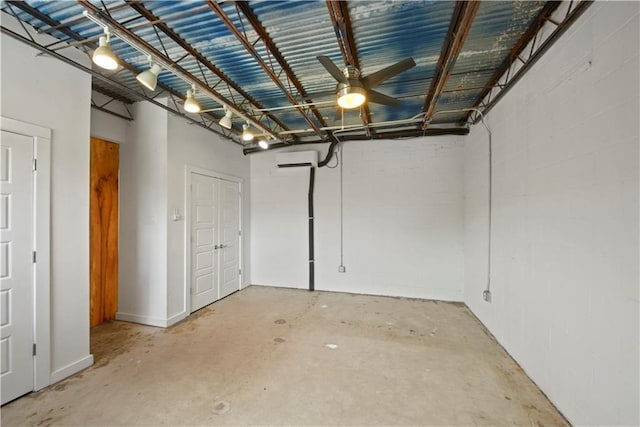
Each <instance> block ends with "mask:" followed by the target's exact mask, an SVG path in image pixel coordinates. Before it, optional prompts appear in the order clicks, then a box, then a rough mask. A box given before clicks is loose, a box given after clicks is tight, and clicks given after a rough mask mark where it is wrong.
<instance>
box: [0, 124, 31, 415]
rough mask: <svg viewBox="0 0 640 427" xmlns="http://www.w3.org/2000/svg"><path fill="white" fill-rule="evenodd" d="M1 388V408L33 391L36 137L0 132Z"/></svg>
mask: <svg viewBox="0 0 640 427" xmlns="http://www.w3.org/2000/svg"><path fill="white" fill-rule="evenodd" d="M1 132H2V137H1V140H0V334H1V337H0V364H1V365H2V366H1V369H0V390H1V394H2V398H1V400H2V404H4V403H6V402H8V401H10V400H13V399H15V398H16V397H19V396H21V395H23V394H25V393H28V392H30V391H31V390H33V386H34V379H33V375H34V359H33V348H32V346H33V342H34V338H33V330H34V313H33V306H34V264H33V247H34V244H33V241H34V240H33V239H34V236H33V185H34V184H33V170H32V168H33V166H32V164H33V163H32V161H33V138H31V137H27V136H24V135H18V134H15V133H10V132H6V131H1Z"/></svg>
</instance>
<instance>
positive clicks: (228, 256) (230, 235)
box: [218, 180, 240, 298]
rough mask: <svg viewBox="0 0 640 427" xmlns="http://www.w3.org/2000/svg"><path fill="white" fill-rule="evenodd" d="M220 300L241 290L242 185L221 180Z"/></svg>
mask: <svg viewBox="0 0 640 427" xmlns="http://www.w3.org/2000/svg"><path fill="white" fill-rule="evenodd" d="M219 184H220V192H219V193H220V215H219V218H220V245H219V249H218V257H219V260H220V269H219V274H220V298H224V297H226V296H227V295H229V294H231V293H233V292H235V291H237V290H239V289H240V250H239V249H240V248H239V247H240V245H239V243H240V184H239V183H237V182H232V181H224V180H220V182H219Z"/></svg>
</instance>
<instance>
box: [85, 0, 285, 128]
mask: <svg viewBox="0 0 640 427" xmlns="http://www.w3.org/2000/svg"><path fill="white" fill-rule="evenodd" d="M76 1H77V2H78V3H79V4H80V5H81V6H83V7H84V8H85V9H87V11H88V12H89V13H91V14H93V16H94V17H96V18H97V19H99V20H100V21H101V22H102V23H104V24H105V25H108V26H109V27H110V29H111V31H112V32H113V33H114V34H115V35H116V36H119V37H120V38H122V39H123V40H125V39H128V42H129V43H132V44H135V45H136V46H137V47H138V48H139V49H141V50H143V51H145V52H146V53H147V54H149V55H151V56H153V57H155V59H156V62H164V64H160V65H162V66H163V67H165V68H167V69H169V70H171V71H173V72H174V73H177V74H178V75H179V76H181V78H182V79H183V80H185V81H189V83H191V84H194V85H196V86H197V87H198V88H199V89H200V90H201V91H202V92H204V93H205V94H207V95H208V96H210V97H212V98H213V99H214V100H215V101H216V102H219V103H221V104H226V105H227V106H228V107H229V108H230V109H231V110H232V111H233V112H234V113H235V114H237V115H241V116H245V117H246V119H247V120H249V121H250V122H251V123H252V124H253V126H255V127H256V128H257V129H259V130H262V131H263V132H265V133H266V134H267V135H274V132H275V131H274V130H272V129H269V128H268V127H267V126H265V125H264V124H262V123H261V122H259V121H257V120H255V119H252V118H250V115H249V114H247V113H246V112H245V111H244V110H243V109H242V108H240V107H239V106H238V105H236V104H235V103H234V102H232V101H231V100H229V99H227V98H226V97H224V96H223V95H222V94H220V93H218V92H217V91H215V90H213V89H212V88H210V87H209V86H208V85H207V84H206V83H205V82H203V81H201V80H200V79H198V78H197V77H196V76H194V75H193V74H191V73H190V72H188V71H187V70H185V69H184V68H183V67H181V66H180V65H179V64H177V63H175V62H174V61H173V60H171V58H169V57H167V56H166V55H164V54H163V53H162V52H160V51H159V50H157V49H156V48H155V47H153V46H152V45H150V44H149V43H148V42H147V41H145V40H144V39H142V38H141V37H138V36H137V35H136V34H133V33H132V32H131V31H129V30H128V29H127V28H126V27H125V26H124V25H122V24H120V23H119V22H118V21H116V20H115V19H113V18H112V17H110V16H109V15H108V14H106V13H105V12H103V11H102V10H101V9H99V8H98V7H96V6H94V5H93V4H92V3H91V2H89V1H88V0H76ZM126 41H127V40H125V42H126ZM181 98H182V99H184V97H183V96H181ZM214 117H216V119H217V118H218V117H219V116H214Z"/></svg>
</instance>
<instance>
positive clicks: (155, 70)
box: [136, 64, 162, 90]
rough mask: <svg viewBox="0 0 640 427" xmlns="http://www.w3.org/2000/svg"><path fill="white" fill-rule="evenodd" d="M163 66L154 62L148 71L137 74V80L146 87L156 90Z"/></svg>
mask: <svg viewBox="0 0 640 427" xmlns="http://www.w3.org/2000/svg"><path fill="white" fill-rule="evenodd" d="M160 71H162V68H160V66H159V65H158V64H152V65H151V68H149V69H148V70H147V71H143V72H141V73H140V74H138V75H137V76H136V80H138V83H140V84H141V85H142V86H144V87H146V88H147V89H149V90H156V86H157V85H158V74H160Z"/></svg>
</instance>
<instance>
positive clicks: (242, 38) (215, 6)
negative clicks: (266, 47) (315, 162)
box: [207, 0, 322, 137]
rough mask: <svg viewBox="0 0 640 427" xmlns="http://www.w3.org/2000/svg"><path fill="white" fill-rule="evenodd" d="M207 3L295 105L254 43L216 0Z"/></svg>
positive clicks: (312, 123)
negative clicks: (237, 26)
mask: <svg viewBox="0 0 640 427" xmlns="http://www.w3.org/2000/svg"><path fill="white" fill-rule="evenodd" d="M207 5H208V6H209V7H210V8H211V10H212V11H213V12H214V13H215V14H216V15H217V16H218V18H220V20H221V21H222V23H224V24H225V25H226V27H227V28H228V29H229V31H231V33H232V34H233V35H234V36H235V37H236V38H237V39H238V41H239V42H240V43H242V45H243V46H244V47H245V49H246V50H247V51H248V52H249V53H250V54H251V55H252V56H253V58H254V59H255V60H256V61H257V62H258V64H259V65H260V66H261V67H262V69H263V70H264V71H265V73H267V75H268V76H269V77H270V78H271V80H272V81H273V82H274V83H275V84H276V86H278V87H279V88H280V90H281V91H282V92H283V93H284V94H285V96H286V97H287V99H288V100H289V102H290V103H291V104H292V105H296V104H297V103H298V100H296V99H295V97H294V96H293V95H291V93H289V91H288V90H287V88H286V87H285V85H284V84H283V83H282V82H281V81H280V78H279V77H278V76H277V74H276V73H275V72H274V71H273V69H271V67H270V66H269V64H267V63H266V62H265V60H264V59H262V56H261V55H260V53H259V52H258V50H257V49H256V48H255V46H254V44H253V43H251V41H249V39H248V38H247V37H246V36H245V35H244V34H242V33H241V32H240V31H239V30H238V29H237V28H236V26H235V25H234V23H233V21H232V20H231V18H229V16H227V14H226V13H225V11H224V10H223V9H222V6H220V5H219V4H218V3H217V2H216V1H213V0H207ZM296 109H297V110H298V111H299V112H300V114H302V117H304V119H305V121H306V122H307V124H309V126H310V127H311V128H312V129H313V130H314V132H316V133H317V134H318V136H320V137H322V132H321V131H320V129H319V128H318V125H317V124H316V123H315V122H314V121H313V120H311V119H310V118H309V117H308V116H307V114H306V113H305V112H304V110H303V109H302V108H299V107H298V108H296Z"/></svg>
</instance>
